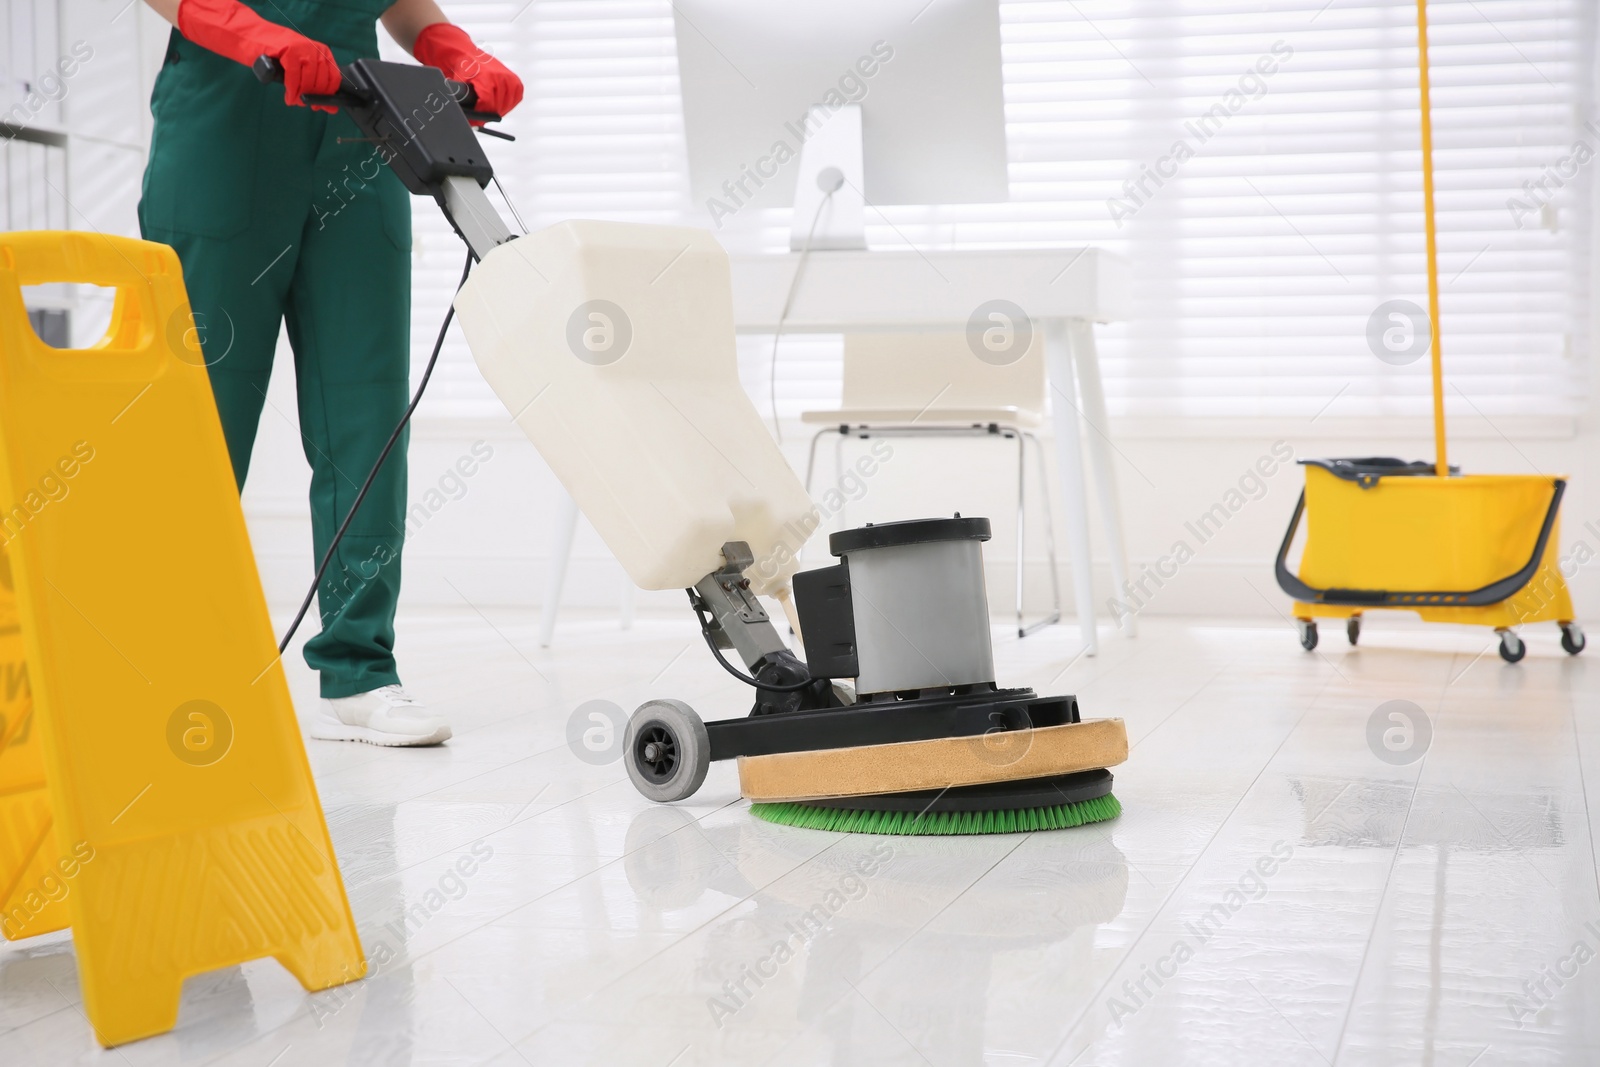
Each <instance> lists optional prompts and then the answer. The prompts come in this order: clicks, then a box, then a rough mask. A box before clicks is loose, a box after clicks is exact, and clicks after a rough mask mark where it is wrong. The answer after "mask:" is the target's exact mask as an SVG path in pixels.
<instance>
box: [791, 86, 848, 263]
mask: <svg viewBox="0 0 1600 1067" xmlns="http://www.w3.org/2000/svg"><path fill="white" fill-rule="evenodd" d="M806 128H807V130H808V133H807V136H806V140H805V143H803V144H802V145H801V146H800V170H799V173H798V174H796V175H795V184H794V219H793V221H792V222H791V223H790V228H789V249H790V251H793V252H799V251H802V250H803V249H805V248H806V247H807V244H806V236H807V234H810V235H811V241H810V247H811V248H812V249H818V248H825V249H865V248H866V247H867V232H866V225H865V217H864V216H865V208H866V199H865V197H864V196H863V195H862V192H861V190H862V189H863V188H864V185H865V181H864V173H865V170H864V167H863V165H862V155H863V153H862V148H861V107H860V105H857V104H845V105H844V106H843V107H840V108H838V109H833V108H829V107H827V106H825V105H815V106H813V107H812V108H811V110H810V112H809V113H808V114H807V117H806ZM830 171H836V172H837V173H836V174H835V173H827V172H830ZM819 175H820V176H821V179H822V180H821V181H819V180H818V178H819ZM839 175H843V176H844V182H843V184H839V183H838V178H839ZM835 187H836V188H835ZM828 189H835V191H834V193H833V195H832V196H831V197H829V196H828V194H827V192H826V190H828ZM824 199H826V200H827V204H826V205H825V206H824V205H823V200H824ZM819 206H821V211H822V213H821V214H820V215H819V214H818V213H817V209H818V207H819ZM812 220H815V225H816V228H815V230H813V229H812Z"/></svg>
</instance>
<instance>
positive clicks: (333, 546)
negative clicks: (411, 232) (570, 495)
mask: <svg viewBox="0 0 1600 1067" xmlns="http://www.w3.org/2000/svg"><path fill="white" fill-rule="evenodd" d="M502 192H504V190H502ZM507 203H509V201H507ZM513 213H515V209H513ZM518 221H519V222H520V221H521V220H518ZM475 259H477V257H476V256H474V255H473V254H472V251H471V250H470V249H469V250H468V251H467V262H466V264H465V265H464V266H463V267H462V268H461V280H460V281H459V282H457V283H456V292H458V293H459V292H460V291H461V287H462V286H463V285H466V284H467V275H468V274H470V273H472V264H473V261H474V260H475ZM455 316H456V305H455V301H454V300H452V301H451V302H450V309H449V310H448V311H446V312H445V313H444V322H442V323H440V324H439V336H438V337H436V338H434V341H433V352H432V353H430V354H429V356H428V365H427V367H425V368H424V369H423V371H422V381H421V382H420V383H418V385H417V391H416V394H415V395H414V396H412V398H411V403H410V405H409V406H408V407H407V408H406V413H405V414H404V415H402V416H401V417H400V421H399V422H398V423H396V424H395V428H394V432H393V433H391V434H390V435H389V440H388V441H386V442H384V445H383V451H382V452H379V453H378V459H377V462H375V463H373V465H372V469H371V470H370V471H368V472H367V480H366V481H365V482H363V483H361V491H360V492H359V493H357V494H356V500H355V503H353V504H351V505H350V510H349V511H348V512H346V513H345V517H344V522H342V523H340V524H339V530H338V532H337V533H335V534H334V535H333V540H332V541H331V542H329V544H328V551H327V552H325V553H323V556H322V564H321V566H319V567H318V568H317V576H316V577H315V578H313V579H312V580H311V588H310V589H307V590H306V598H305V599H304V600H302V601H301V602H300V610H299V611H298V612H296V613H295V616H294V621H293V622H291V623H290V624H289V629H288V630H287V631H286V632H285V633H284V635H283V640H281V641H279V642H278V655H280V656H281V655H283V652H284V649H286V648H288V647H289V641H290V639H291V638H293V637H294V634H295V631H296V630H298V629H300V623H301V622H302V621H304V620H305V617H306V612H307V611H308V610H310V608H311V602H312V601H313V600H315V599H316V598H317V589H318V588H320V587H321V585H322V578H323V575H325V574H327V573H328V564H330V563H332V562H333V554H334V553H335V552H337V551H338V550H339V542H341V541H343V540H344V535H345V531H347V530H349V529H350V522H351V520H353V519H354V518H355V517H356V511H357V510H359V509H360V507H361V502H362V501H364V500H366V499H367V491H368V490H370V489H371V488H372V483H373V482H374V481H376V480H377V478H378V471H380V470H381V469H383V461H384V460H386V459H388V458H389V453H390V452H391V451H393V450H394V443H395V442H396V441H398V440H399V439H400V434H401V433H402V432H403V431H404V430H405V428H406V426H407V425H408V424H409V423H410V422H411V414H412V412H414V411H416V410H417V404H418V402H419V401H421V400H422V394H423V391H424V390H426V389H427V388H428V379H429V378H431V377H433V367H434V364H436V363H438V362H439V352H440V350H442V349H443V348H444V335H445V332H446V331H447V330H449V329H450V323H451V322H452V321H453V320H454V319H455Z"/></svg>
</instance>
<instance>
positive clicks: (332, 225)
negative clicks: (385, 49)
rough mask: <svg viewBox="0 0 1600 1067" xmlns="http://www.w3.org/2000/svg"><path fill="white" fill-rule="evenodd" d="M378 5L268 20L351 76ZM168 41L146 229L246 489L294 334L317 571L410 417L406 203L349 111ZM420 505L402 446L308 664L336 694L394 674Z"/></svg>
mask: <svg viewBox="0 0 1600 1067" xmlns="http://www.w3.org/2000/svg"><path fill="white" fill-rule="evenodd" d="M284 4H287V7H285V6H282V5H284ZM291 9H292V10H291ZM381 10H382V8H381V7H379V6H376V5H371V6H370V13H369V12H368V11H364V10H361V9H360V8H358V7H355V6H349V7H347V6H339V5H334V4H329V3H326V2H319V0H298V2H292V3H290V2H288V0H278V3H274V4H264V5H263V7H262V9H261V10H260V14H261V15H262V16H263V17H266V18H271V19H273V20H274V21H284V19H285V18H288V17H292V18H293V19H294V23H293V24H294V25H295V26H296V27H297V28H299V29H300V30H301V32H303V33H305V34H307V36H310V37H312V38H314V39H317V40H321V41H323V43H325V44H328V45H329V46H330V47H332V48H333V49H334V53H335V56H336V57H337V58H338V60H339V62H340V63H346V62H349V61H350V60H351V59H354V58H357V57H358V56H362V55H368V56H370V55H375V54H376V51H377V47H376V46H377V41H376V35H375V32H374V30H373V19H375V18H376V16H377V14H378V13H379V12H380V11H381ZM285 12H287V15H285ZM172 36H173V39H172V42H171V44H170V45H169V48H168V52H167V61H166V64H165V66H164V67H163V68H162V70H161V73H160V75H159V77H158V78H157V80H156V84H155V92H154V95H153V97H152V100H151V110H152V113H153V114H154V116H155V127H154V133H153V136H152V140H151V146H150V161H149V165H148V167H147V169H146V171H145V176H144V191H143V197H142V199H141V201H140V204H139V224H140V229H141V231H142V232H143V234H144V236H145V238H146V239H147V240H152V241H160V242H162V243H164V244H169V245H171V246H172V247H173V248H174V249H176V250H177V253H178V258H179V259H180V260H181V261H182V263H183V275H184V284H185V286H186V287H187V289H188V292H189V300H190V304H191V306H192V308H193V311H194V318H195V325H196V328H197V330H198V331H199V333H200V335H201V344H202V348H203V350H204V353H205V359H206V363H207V367H208V369H209V371H210V376H211V385H212V390H213V392H214V393H215V395H216V401H217V412H218V414H219V415H220V416H221V419H222V429H223V434H224V436H225V437H226V438H227V442H228V452H229V455H230V457H231V458H232V461H233V470H234V476H235V478H236V479H237V480H238V483H239V486H240V488H241V490H242V489H243V487H244V482H245V476H246V474H247V473H248V471H249V469H250V451H251V446H252V445H253V444H254V442H255V436H256V428H257V426H258V424H259V422H260V420H261V417H262V414H263V406H264V405H265V403H266V399H267V380H268V377H269V376H270V374H271V372H272V362H273V352H274V349H275V348H276V346H277V339H278V330H279V324H280V323H286V324H287V326H288V330H289V343H290V346H291V347H292V348H293V350H294V370H295V381H296V387H297V390H298V394H299V404H298V406H299V415H300V434H301V440H302V444H303V448H304V451H305V456H306V459H307V461H308V462H309V463H310V464H311V526H312V540H313V546H314V551H315V559H316V560H317V561H320V560H321V559H322V556H323V554H324V553H325V552H326V551H327V547H328V544H329V542H330V541H331V540H332V538H333V535H334V533H335V531H337V530H338V528H339V524H340V523H341V522H342V521H343V520H344V517H345V514H346V512H348V511H349V509H350V505H351V504H352V503H353V502H354V501H355V497H356V493H357V492H358V491H359V490H360V487H361V483H362V481H363V480H364V479H365V478H366V475H367V472H368V471H369V470H370V469H371V467H372V464H373V462H374V461H375V460H376V459H377V457H378V453H379V452H380V451H381V449H382V448H383V444H384V441H385V440H387V438H388V436H389V434H390V433H391V432H392V431H393V429H394V426H395V424H396V423H397V422H399V420H400V418H401V416H402V415H403V414H404V412H405V407H406V403H407V399H408V397H407V391H408V388H409V380H408V374H409V362H410V338H409V333H410V293H411V264H410V247H411V206H410V202H409V198H408V197H407V195H406V192H405V189H404V187H403V186H402V185H401V184H400V182H399V180H398V179H397V178H396V177H395V176H394V175H393V174H391V173H390V172H389V171H388V170H387V168H385V167H383V166H382V161H381V160H380V159H379V157H378V156H377V154H376V152H375V151H374V146H373V145H371V144H363V143H355V142H347V143H343V144H341V143H340V138H357V137H359V136H360V132H359V131H358V130H357V129H356V126H355V124H354V123H353V122H351V121H350V119H349V118H348V117H347V116H345V115H342V114H336V115H330V114H328V113H326V112H313V111H311V110H310V109H309V108H303V107H289V106H287V105H285V104H284V102H283V88H282V86H277V85H272V86H266V85H261V84H259V83H257V81H256V80H255V78H254V76H253V75H252V74H251V73H250V71H249V70H247V69H246V68H244V67H243V66H240V65H239V64H237V63H234V62H232V61H230V60H227V59H224V58H222V57H220V56H217V55H214V54H212V53H211V52H208V51H206V50H204V49H202V48H200V47H198V46H196V45H194V44H192V43H190V42H189V41H187V40H185V39H184V38H182V37H180V36H179V35H178V34H177V33H176V32H174V33H173V35H172ZM267 417H268V418H283V417H286V415H285V414H284V413H281V412H278V413H268V414H267ZM405 494H406V460H405V440H404V439H403V438H402V440H401V441H400V442H398V443H397V444H396V446H395V450H394V452H393V453H391V455H390V456H389V459H388V460H387V461H386V462H385V464H384V467H383V470H382V472H381V473H380V474H379V475H378V478H377V481H376V482H374V484H373V487H372V490H371V492H370V493H369V494H368V496H367V499H366V501H365V502H364V503H363V504H362V506H361V511H360V512H359V513H358V514H357V516H356V519H355V522H354V523H353V524H352V525H351V527H350V531H349V532H348V533H347V534H346V535H345V538H344V540H343V542H342V543H341V545H340V547H339V551H338V554H337V556H336V557H335V558H334V561H333V563H332V564H331V565H330V566H329V568H328V573H327V575H326V576H325V577H324V580H323V582H322V584H321V586H320V588H319V590H318V596H319V605H320V608H321V615H322V632H321V633H320V634H318V635H317V636H315V637H314V638H312V639H311V640H310V641H309V642H308V643H307V644H306V648H305V658H306V662H307V663H308V664H310V665H311V667H312V668H314V669H315V670H317V671H320V672H321V675H322V695H323V696H325V697H341V696H350V695H353V694H355V693H362V692H366V691H367V690H369V689H374V688H377V687H378V686H382V685H387V684H391V683H396V682H398V681H399V677H398V675H397V674H396V671H395V661H394V614H395V605H396V602H397V600H398V598H399V595H400V550H401V545H402V543H403V542H404V540H405Z"/></svg>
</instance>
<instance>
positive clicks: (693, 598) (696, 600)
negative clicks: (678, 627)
mask: <svg viewBox="0 0 1600 1067" xmlns="http://www.w3.org/2000/svg"><path fill="white" fill-rule="evenodd" d="M685 592H687V593H688V594H689V606H690V607H692V608H694V614H695V617H696V618H697V619H699V620H700V636H702V637H704V638H705V639H706V647H707V648H709V649H710V650H711V655H712V656H713V657H715V658H716V661H717V662H718V663H720V664H722V669H723V670H725V671H727V672H728V673H729V674H731V675H733V676H734V677H735V678H737V679H739V681H741V682H743V683H744V684H745V685H749V686H754V687H755V688H757V689H765V690H767V691H768V692H769V693H798V692H800V690H802V689H806V688H809V687H810V686H811V685H813V684H815V682H816V681H817V679H815V678H812V677H809V676H808V677H807V678H806V680H805V681H803V682H782V683H779V682H774V683H772V684H771V685H768V684H767V683H766V682H762V681H758V680H757V679H755V678H752V677H750V676H749V675H748V674H743V673H741V672H740V671H739V669H738V668H737V667H735V666H734V665H733V664H731V663H729V662H728V661H727V660H726V659H724V658H723V656H722V649H720V648H718V647H717V639H716V638H714V637H712V636H711V632H712V626H713V625H714V623H715V619H713V618H711V617H710V616H709V614H708V612H707V610H706V607H705V602H704V601H703V600H702V599H701V597H700V594H699V593H697V592H695V591H694V590H693V589H687V590H685Z"/></svg>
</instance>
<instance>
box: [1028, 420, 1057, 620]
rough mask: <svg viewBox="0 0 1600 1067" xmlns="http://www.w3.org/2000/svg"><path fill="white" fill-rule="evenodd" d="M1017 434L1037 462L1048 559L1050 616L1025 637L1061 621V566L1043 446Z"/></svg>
mask: <svg viewBox="0 0 1600 1067" xmlns="http://www.w3.org/2000/svg"><path fill="white" fill-rule="evenodd" d="M1019 436H1021V437H1022V438H1023V439H1024V440H1027V441H1030V442H1032V443H1033V457H1034V460H1035V461H1036V462H1037V463H1038V464H1039V485H1040V487H1041V488H1042V489H1043V493H1042V495H1041V503H1040V506H1041V507H1043V508H1044V547H1045V553H1046V555H1047V556H1048V557H1049V560H1050V616H1049V617H1048V618H1046V619H1041V620H1040V621H1039V622H1036V623H1034V624H1033V625H1032V626H1030V627H1028V629H1027V631H1026V632H1025V633H1024V634H1023V635H1022V636H1024V637H1026V636H1027V635H1028V634H1031V633H1034V632H1035V631H1037V630H1042V629H1044V628H1045V627H1046V626H1052V625H1054V624H1055V623H1058V622H1060V621H1061V567H1060V564H1059V563H1058V561H1057V560H1056V520H1055V499H1054V495H1053V494H1052V493H1051V492H1050V474H1049V472H1048V471H1047V470H1046V469H1045V461H1044V446H1043V445H1041V444H1040V443H1039V438H1038V437H1036V436H1034V435H1033V434H1031V433H1021V434H1019Z"/></svg>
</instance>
